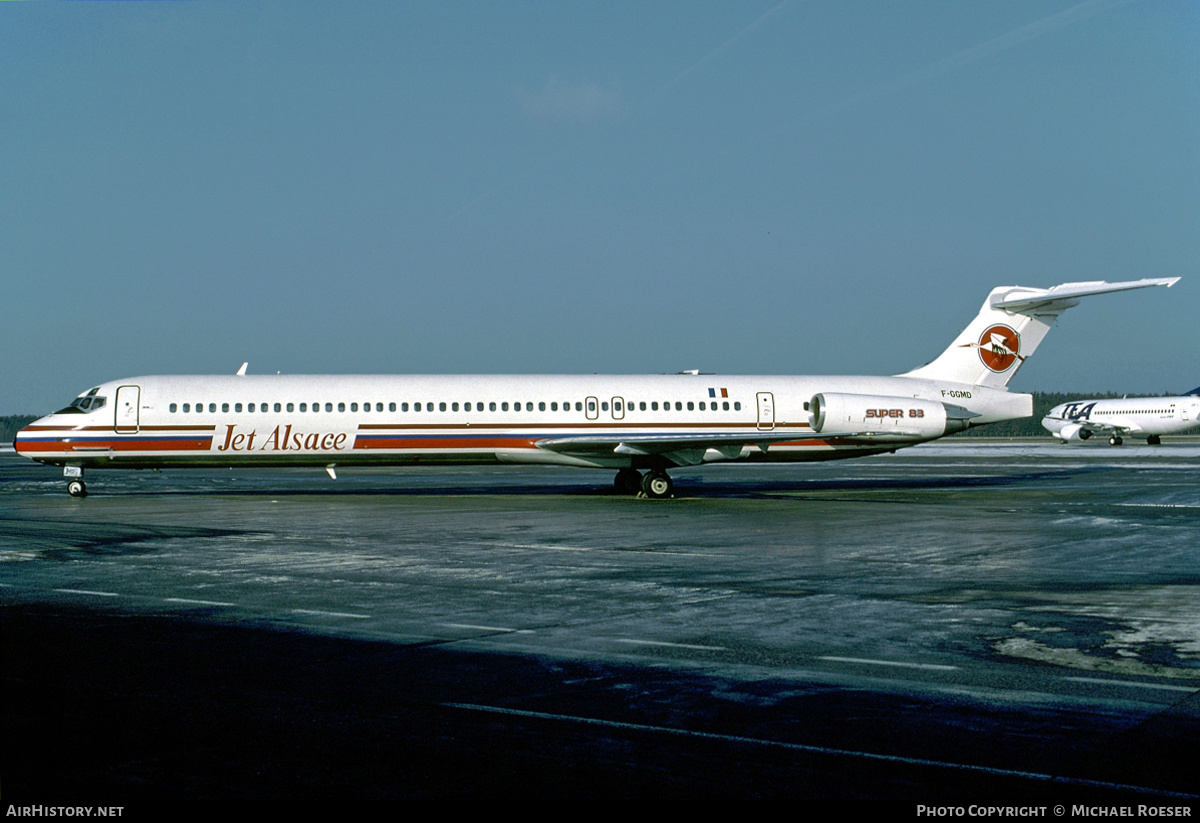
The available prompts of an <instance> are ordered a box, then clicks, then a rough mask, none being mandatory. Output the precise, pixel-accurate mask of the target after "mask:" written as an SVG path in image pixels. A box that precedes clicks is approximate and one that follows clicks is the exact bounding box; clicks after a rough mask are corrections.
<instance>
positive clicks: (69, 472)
mask: <svg viewBox="0 0 1200 823" xmlns="http://www.w3.org/2000/svg"><path fill="white" fill-rule="evenodd" d="M63 477H65V478H66V480H67V494H69V495H71V496H72V497H87V486H86V485H84V482H83V466H63Z"/></svg>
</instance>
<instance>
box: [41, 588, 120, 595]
mask: <svg viewBox="0 0 1200 823" xmlns="http://www.w3.org/2000/svg"><path fill="white" fill-rule="evenodd" d="M50 591H54V592H60V593H61V594H84V595H88V596H90V597H120V596H121V595H119V594H117V593H116V592H95V591H91V590H90V589H51V590H50Z"/></svg>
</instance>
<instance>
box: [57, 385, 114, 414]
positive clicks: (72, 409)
mask: <svg viewBox="0 0 1200 823" xmlns="http://www.w3.org/2000/svg"><path fill="white" fill-rule="evenodd" d="M98 391H100V387H99V386H97V387H96V388H94V389H92V390H91V391H90V392H87V393H86V394H81V395H79V396H78V397H76V398H75V399H74V400H72V401H71V405H69V406H67V407H66V408H65V409H59V410H58V411H57V412H55V413H56V414H86V413H87V412H94V411H96V410H97V409H102V408H104V403H105V401H106V400H107V398H105V397H97V396H96V392H98Z"/></svg>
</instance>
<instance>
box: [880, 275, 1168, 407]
mask: <svg viewBox="0 0 1200 823" xmlns="http://www.w3.org/2000/svg"><path fill="white" fill-rule="evenodd" d="M1178 280H1179V278H1178V277H1160V278H1146V279H1143V280H1127V281H1125V282H1122V283H1107V282H1105V281H1103V280H1096V281H1091V282H1087V283H1063V284H1062V285H1060V286H1055V287H1054V288H1050V289H1035V288H1029V287H1027V286H1000V287H999V288H995V289H992V293H991V294H989V295H988V298H987V300H985V301H984V303H983V308H981V309H980V310H979V314H978V315H977V316H976V317H975V319H974V320H973V321H972V322H971V324H970V325H969V326H967V327H966V329H964V330H963V332H962V334H960V335H959V336H958V337H957V338H956V339H955V341H954V342H953V343H951V344H950V347H949V348H948V349H946V350H945V351H944V352H942V353H941V355H940V356H939V357H938V358H937V359H936V360H934V361H933V362H931V363H928V364H926V365H924V366H921V367H920V368H919V369H913V370H912V371H910V372H907V373H906V374H902V375H899V376H900V377H920V378H926V379H930V380H947V381H952V382H955V383H969V384H974V385H978V386H988V387H991V388H996V389H1004V388H1006V387H1007V386H1008V382H1009V381H1010V380H1012V378H1013V375H1014V374H1016V373H1017V369H1019V368H1020V367H1021V364H1022V363H1024V362H1025V359H1026V358H1027V357H1029V356H1030V355H1031V354H1033V352H1034V350H1035V349H1037V347H1038V345H1039V344H1040V343H1041V342H1042V338H1044V337H1045V336H1046V332H1048V331H1050V327H1051V326H1053V325H1054V321H1055V320H1057V319H1058V316H1059V315H1060V314H1062V313H1063V312H1064V311H1066V310H1067V309H1069V308H1071V307H1072V306H1076V305H1078V304H1079V301H1080V299H1081V298H1084V297H1090V296H1092V295H1094V294H1108V293H1109V292H1117V291H1128V290H1130V289H1144V288H1147V287H1149V286H1167V287H1170V286H1172V285H1174V284H1175V283H1176V282H1177V281H1178Z"/></svg>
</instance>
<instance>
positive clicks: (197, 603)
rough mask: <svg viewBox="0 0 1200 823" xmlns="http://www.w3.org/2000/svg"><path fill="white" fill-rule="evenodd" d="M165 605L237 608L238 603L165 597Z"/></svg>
mask: <svg viewBox="0 0 1200 823" xmlns="http://www.w3.org/2000/svg"><path fill="white" fill-rule="evenodd" d="M163 602H164V603H184V604H186V605H189V606H236V605H237V603H225V602H223V601H221V600H192V599H191V598H188V597H164V598H163Z"/></svg>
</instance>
